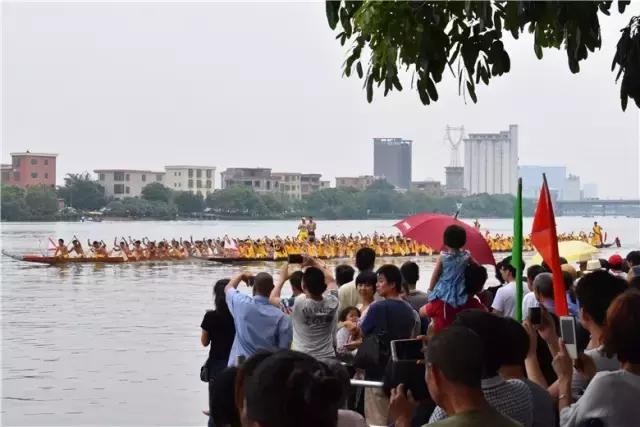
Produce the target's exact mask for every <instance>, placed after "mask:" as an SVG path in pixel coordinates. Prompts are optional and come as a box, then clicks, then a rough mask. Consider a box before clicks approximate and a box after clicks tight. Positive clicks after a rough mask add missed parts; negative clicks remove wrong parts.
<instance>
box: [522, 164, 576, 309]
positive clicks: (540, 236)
mask: <svg viewBox="0 0 640 427" xmlns="http://www.w3.org/2000/svg"><path fill="white" fill-rule="evenodd" d="M542 180H543V183H542V188H541V189H540V199H538V206H536V214H535V216H534V218H533V227H532V228H531V243H532V244H533V246H535V248H536V249H537V250H538V253H539V254H540V255H541V256H542V259H543V260H544V262H545V263H546V264H547V265H548V266H549V267H550V268H551V274H553V300H554V302H555V306H556V314H557V315H558V316H567V315H568V312H569V310H568V308H567V296H566V291H565V287H564V279H563V277H562V270H561V269H560V255H559V253H558V234H557V233H556V220H555V217H554V215H553V205H552V204H551V194H549V187H548V186H547V177H546V176H545V175H544V174H542Z"/></svg>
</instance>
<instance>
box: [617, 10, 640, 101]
mask: <svg viewBox="0 0 640 427" xmlns="http://www.w3.org/2000/svg"><path fill="white" fill-rule="evenodd" d="M616 65H617V66H619V67H620V69H619V71H618V75H617V76H616V81H618V79H619V78H620V75H621V74H624V76H623V77H622V84H621V85H620V103H621V105H622V109H623V110H626V109H627V102H628V100H629V98H631V99H633V100H634V101H635V103H636V106H637V107H638V108H640V16H634V17H633V18H631V21H630V22H629V25H628V26H627V27H626V28H625V29H624V30H623V31H622V37H620V41H618V46H617V49H616V55H615V57H614V58H613V64H611V70H612V71H613V70H615V67H616Z"/></svg>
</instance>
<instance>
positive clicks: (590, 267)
mask: <svg viewBox="0 0 640 427" xmlns="http://www.w3.org/2000/svg"><path fill="white" fill-rule="evenodd" d="M601 268H602V265H601V264H600V260H598V259H590V260H589V261H587V271H596V270H600V269H601Z"/></svg>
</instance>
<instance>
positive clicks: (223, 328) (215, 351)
mask: <svg viewBox="0 0 640 427" xmlns="http://www.w3.org/2000/svg"><path fill="white" fill-rule="evenodd" d="M227 283H229V279H222V280H218V281H217V282H216V284H215V285H214V286H213V300H214V303H215V310H209V311H207V312H206V313H205V315H204V318H203V319H202V324H201V325H200V327H201V328H202V335H201V336H200V341H201V342H202V345H203V346H205V347H206V346H208V345H209V344H211V346H210V348H209V359H207V369H208V371H209V411H210V412H209V426H214V425H215V424H214V414H213V413H212V412H211V408H212V407H213V406H212V404H211V403H212V401H213V383H214V380H215V378H216V376H217V375H218V373H220V372H221V371H222V370H223V369H224V368H226V366H227V363H228V361H229V353H230V352H231V345H232V344H233V339H234V338H235V335H236V328H235V325H234V324H233V317H232V316H231V312H230V311H229V307H228V306H227V301H226V298H225V294H224V287H225V286H227Z"/></svg>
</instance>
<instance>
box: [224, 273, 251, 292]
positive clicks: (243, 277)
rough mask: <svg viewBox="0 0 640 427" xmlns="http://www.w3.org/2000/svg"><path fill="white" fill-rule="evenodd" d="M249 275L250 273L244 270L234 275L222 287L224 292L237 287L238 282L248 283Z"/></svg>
mask: <svg viewBox="0 0 640 427" xmlns="http://www.w3.org/2000/svg"><path fill="white" fill-rule="evenodd" d="M251 276H252V275H251V273H249V272H246V271H243V272H242V273H238V274H236V275H234V276H233V277H232V278H231V280H229V283H228V284H227V286H225V287H224V292H225V293H227V292H228V291H230V290H231V289H238V285H239V284H240V282H245V283H247V284H248V283H249V279H250V278H251Z"/></svg>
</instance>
